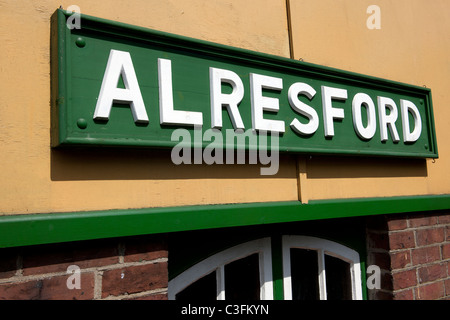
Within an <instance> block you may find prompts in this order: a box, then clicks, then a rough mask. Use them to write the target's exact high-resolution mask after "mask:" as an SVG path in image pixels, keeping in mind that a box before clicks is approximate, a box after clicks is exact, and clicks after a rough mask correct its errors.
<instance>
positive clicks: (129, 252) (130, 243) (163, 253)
mask: <svg viewBox="0 0 450 320" xmlns="http://www.w3.org/2000/svg"><path fill="white" fill-rule="evenodd" d="M167 257H168V251H167V242H166V241H162V240H158V239H154V238H152V237H144V238H143V237H139V238H133V239H128V240H127V241H126V242H125V252H124V261H125V262H142V261H151V260H155V259H159V258H167Z"/></svg>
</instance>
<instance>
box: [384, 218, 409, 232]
mask: <svg viewBox="0 0 450 320" xmlns="http://www.w3.org/2000/svg"><path fill="white" fill-rule="evenodd" d="M387 226H388V230H389V231H395V230H403V229H406V228H407V227H408V223H407V220H406V219H393V220H389V221H388V222H387Z"/></svg>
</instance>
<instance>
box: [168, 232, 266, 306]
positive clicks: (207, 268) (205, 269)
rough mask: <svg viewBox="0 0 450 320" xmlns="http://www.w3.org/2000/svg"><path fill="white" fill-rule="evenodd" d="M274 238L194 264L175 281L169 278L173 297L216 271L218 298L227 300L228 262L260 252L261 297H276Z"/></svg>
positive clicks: (242, 246) (226, 251)
mask: <svg viewBox="0 0 450 320" xmlns="http://www.w3.org/2000/svg"><path fill="white" fill-rule="evenodd" d="M270 244H271V240H270V238H262V239H258V240H253V241H249V242H245V243H243V244H239V245H237V246H234V247H231V248H229V249H226V250H224V251H221V252H219V253H216V254H214V255H213V256H211V257H208V258H206V259H205V260H203V261H201V262H199V263H197V264H195V265H194V266H192V267H190V268H189V269H187V270H186V271H184V272H183V273H181V274H180V275H178V276H177V277H175V278H174V279H172V280H171V281H169V288H168V289H169V290H168V291H169V292H168V298H169V300H175V296H176V295H177V294H178V293H179V292H181V291H182V290H184V289H185V288H187V287H188V286H189V285H191V284H192V283H194V282H195V281H197V280H199V279H200V278H202V277H204V276H206V275H208V274H210V273H211V272H216V284H217V296H216V297H217V300H225V294H226V290H225V265H227V264H228V263H230V262H233V261H236V260H239V259H242V258H245V257H247V256H249V255H251V254H254V253H258V256H259V276H260V279H259V280H260V284H261V288H260V299H261V300H273V282H272V253H271V245H270Z"/></svg>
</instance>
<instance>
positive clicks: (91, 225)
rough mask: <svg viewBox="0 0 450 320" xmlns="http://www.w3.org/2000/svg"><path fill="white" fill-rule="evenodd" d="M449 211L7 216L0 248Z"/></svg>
mask: <svg viewBox="0 0 450 320" xmlns="http://www.w3.org/2000/svg"><path fill="white" fill-rule="evenodd" d="M445 209H450V194H445V195H428V196H408V197H390V198H362V199H339V200H316V201H310V203H309V204H301V203H300V202H298V201H288V202H266V203H248V204H224V205H203V206H200V205H199V206H180V207H165V208H145V209H127V210H108V211H90V212H67V213H41V214H23V215H4V216H0V248H2V247H3V248H4V247H16V246H27V245H36V244H47V243H58V242H68V241H79V240H91V239H102V238H112V237H122V236H132V235H143V234H156V233H166V232H177V231H187V230H199V229H210V228H224V227H236V226H249V225H261V224H270V223H281V222H294V221H305V220H317V219H329V218H340V217H355V216H366V215H376V214H392V213H403V212H420V211H435V210H445Z"/></svg>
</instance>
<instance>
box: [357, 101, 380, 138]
mask: <svg viewBox="0 0 450 320" xmlns="http://www.w3.org/2000/svg"><path fill="white" fill-rule="evenodd" d="M363 105H364V106H365V107H366V112H367V126H366V127H364V124H363V123H362V114H361V107H362V106H363ZM375 113H376V111H375V104H374V103H373V101H372V99H370V97H369V95H367V94H365V93H357V94H355V96H354V97H353V101H352V114H353V127H354V128H355V131H356V134H357V135H358V137H360V138H361V139H364V140H370V139H372V137H373V136H374V135H375V131H376V130H377V122H376V119H375V117H376V114H375Z"/></svg>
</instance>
